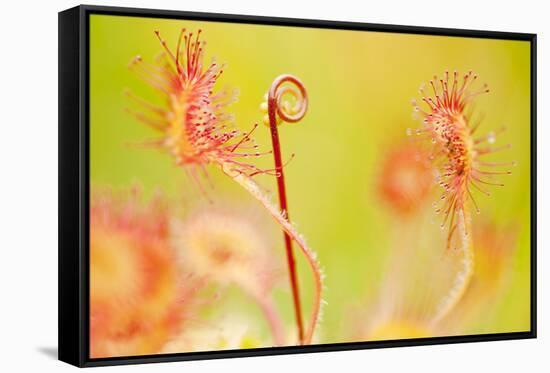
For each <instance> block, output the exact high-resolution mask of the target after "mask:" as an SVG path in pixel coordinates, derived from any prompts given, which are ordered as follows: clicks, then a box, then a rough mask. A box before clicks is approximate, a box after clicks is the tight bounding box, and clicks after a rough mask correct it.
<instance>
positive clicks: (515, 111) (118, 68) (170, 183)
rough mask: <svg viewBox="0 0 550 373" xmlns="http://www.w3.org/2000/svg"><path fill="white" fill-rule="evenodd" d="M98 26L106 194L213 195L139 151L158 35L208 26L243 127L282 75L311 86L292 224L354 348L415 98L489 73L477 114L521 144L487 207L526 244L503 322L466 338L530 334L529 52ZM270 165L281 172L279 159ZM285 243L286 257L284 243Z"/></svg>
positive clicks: (147, 23)
mask: <svg viewBox="0 0 550 373" xmlns="http://www.w3.org/2000/svg"><path fill="white" fill-rule="evenodd" d="M90 22H91V24H90V173H91V182H92V185H110V186H114V187H116V188H123V187H127V186H128V185H131V184H132V183H135V182H138V183H139V184H140V185H142V187H143V189H144V191H145V193H146V194H150V193H151V192H152V191H153V190H155V189H156V188H161V189H162V190H164V191H165V192H166V194H167V195H168V196H169V197H170V198H174V199H177V198H180V197H181V194H182V193H189V195H190V196H193V197H192V198H201V196H200V193H197V191H196V190H195V189H196V187H193V186H192V184H190V183H189V181H188V180H187V178H186V177H185V175H184V173H183V172H182V171H181V170H179V169H177V168H176V166H175V165H174V163H173V160H172V159H170V157H168V156H167V155H166V154H164V153H162V152H159V151H156V150H154V149H153V150H150V149H142V148H139V147H132V146H129V145H128V144H129V143H132V142H134V143H139V142H140V141H143V140H146V139H150V138H154V136H155V134H154V133H153V132H152V130H151V129H150V128H148V127H146V126H144V125H142V124H140V123H138V122H137V121H136V120H135V119H134V118H133V117H131V116H130V115H128V114H127V113H125V111H124V108H125V107H127V106H128V104H129V102H128V99H127V98H126V97H125V96H124V94H123V92H124V90H125V89H130V90H131V91H133V92H134V93H136V94H137V95H139V96H142V97H146V98H148V99H151V100H153V101H159V98H158V96H156V95H155V94H154V92H153V91H152V89H151V88H150V87H148V86H147V85H146V84H145V83H143V81H141V80H140V79H139V78H138V77H137V76H136V75H135V74H134V73H132V72H131V71H130V70H129V69H128V67H127V66H128V63H129V61H130V60H131V59H132V57H134V56H136V55H138V54H139V55H141V56H142V57H143V58H144V59H145V60H148V61H153V59H154V57H155V56H156V55H157V54H158V53H159V52H160V45H159V43H158V40H157V39H156V37H155V35H154V34H153V31H154V30H160V31H161V33H162V35H163V37H164V38H165V39H166V40H167V41H168V43H169V45H172V46H174V45H175V41H176V40H177V35H178V32H179V30H180V29H181V27H183V26H184V27H186V28H188V29H198V28H201V29H203V37H204V39H205V40H207V42H208V45H207V50H206V57H207V60H208V59H210V57H214V56H215V57H216V58H217V60H218V61H220V62H224V63H226V64H227V67H226V68H225V69H224V74H223V75H222V77H221V78H220V80H219V82H218V83H217V87H218V88H223V87H224V86H229V87H236V88H238V89H239V92H240V94H239V99H238V102H237V103H236V104H233V105H232V106H231V107H230V110H231V111H232V112H233V113H234V114H235V116H236V125H237V127H239V128H240V129H242V130H247V129H249V128H250V127H251V126H252V124H253V123H255V122H259V121H261V118H262V115H261V113H260V112H259V105H260V103H261V101H262V97H263V95H264V93H265V92H266V91H267V89H268V87H269V85H270V84H271V82H272V80H273V79H274V78H275V77H276V76H278V75H280V74H282V73H292V74H294V75H296V76H298V77H300V78H301V79H302V81H303V82H304V83H305V85H306V87H307V90H308V92H309V97H310V108H309V112H308V113H307V116H306V117H305V118H304V120H302V121H301V122H300V123H299V124H288V125H284V126H282V127H281V129H280V136H281V141H282V144H283V151H284V153H285V154H286V156H287V157H288V156H289V155H290V154H291V153H295V154H296V157H295V159H294V160H293V161H292V162H291V163H290V165H289V166H288V167H287V168H286V170H285V172H286V177H287V188H288V197H289V201H290V203H289V206H290V212H291V216H292V220H293V221H295V222H296V223H297V224H298V227H299V230H300V231H301V233H303V234H304V235H305V236H306V237H307V239H308V242H309V243H310V245H311V246H312V247H313V248H314V249H315V250H316V251H317V252H318V253H319V259H320V261H321V263H322V265H323V267H324V269H325V272H326V275H327V280H326V286H327V289H326V291H325V295H324V298H325V300H326V301H327V302H328V306H327V307H326V309H325V312H324V321H323V323H322V333H321V334H322V335H323V340H322V341H323V342H339V341H342V340H344V337H341V336H340V331H341V329H342V324H343V323H344V322H345V320H343V319H344V318H345V317H346V316H347V315H348V313H347V308H348V307H349V306H350V305H351V304H354V303H357V302H360V300H361V299H362V298H364V297H365V296H368V294H372V293H373V292H374V290H375V289H376V287H377V285H378V282H379V278H380V272H381V271H382V268H383V263H384V261H385V259H386V256H387V255H388V250H387V246H388V242H389V241H390V239H391V237H390V236H391V234H394V232H395V231H396V230H395V224H396V222H395V218H394V217H393V216H392V214H391V213H390V212H388V211H386V210H385V209H384V206H383V205H382V204H380V202H379V201H378V199H377V197H376V189H375V186H376V181H377V179H376V178H377V176H378V173H379V171H380V170H379V167H380V163H381V157H382V155H383V153H384V150H385V148H386V147H387V146H388V144H391V143H392V141H395V140H396V139H401V138H403V137H405V132H406V128H408V127H412V128H415V127H418V126H419V125H420V123H419V122H418V121H415V120H413V118H412V114H411V113H412V107H411V104H410V102H411V99H412V98H414V97H416V96H417V95H418V88H419V86H420V84H421V83H422V82H425V81H427V80H428V79H430V78H431V77H432V76H433V75H434V74H440V73H441V72H443V71H444V70H445V69H449V70H454V69H456V70H458V71H467V70H470V69H473V70H475V71H476V72H477V73H478V75H479V77H480V80H481V81H483V82H487V83H488V84H489V86H490V88H491V93H490V94H488V95H483V96H481V97H479V99H477V100H476V110H477V111H478V112H482V113H483V114H485V120H484V122H483V125H482V126H483V127H482V128H481V130H480V132H481V133H483V132H487V131H489V130H491V129H496V128H498V127H500V126H502V125H506V127H507V131H506V132H505V133H503V134H502V135H500V136H499V137H498V139H497V144H505V143H508V142H510V143H512V144H513V148H512V149H511V150H510V151H506V152H503V153H500V154H499V157H500V158H499V160H502V161H507V160H515V161H517V166H516V167H514V169H513V171H514V173H513V175H511V176H507V177H506V180H505V183H506V186H505V187H504V188H500V189H498V188H494V189H492V190H491V193H492V196H491V197H488V198H487V197H484V196H481V197H478V198H477V200H478V202H479V204H480V208H481V210H482V214H483V215H484V216H485V217H487V218H489V219H490V220H493V221H496V222H498V223H502V224H507V223H513V224H515V225H517V226H518V228H519V239H518V246H517V249H516V251H515V257H514V260H513V262H512V265H513V268H512V269H511V273H512V275H511V281H510V282H509V284H508V287H507V289H506V290H505V292H504V294H503V296H502V297H501V298H499V300H498V304H497V305H496V311H495V312H494V313H493V314H491V315H490V317H488V318H485V319H484V320H483V323H479V324H478V325H473V326H471V327H470V328H469V329H467V330H464V333H486V332H511V331H525V330H528V329H529V322H530V320H529V304H530V298H529V294H530V289H529V276H530V272H529V271H530V270H529V260H530V258H529V251H530V241H529V230H530V225H529V224H530V223H529V217H530V174H529V172H530V163H529V154H530V145H529V144H530V143H529V136H530V131H529V123H530V116H529V112H530V110H529V107H530V96H529V92H530V86H529V84H530V75H529V72H530V57H529V55H530V49H529V47H530V46H529V43H528V42H522V41H508V40H491V39H475V38H459V37H442V36H426V35H406V34H397V33H378V32H358V31H343V30H323V29H314V28H296V27H276V26H260V25H244V24H231V23H216V22H196V21H194V22H190V21H182V20H168V19H153V18H133V17H120V16H106V15H92V16H91V21H90ZM256 140H257V141H258V143H259V144H260V145H261V146H262V148H263V149H266V150H268V149H269V148H270V143H269V131H268V129H267V128H266V127H263V126H262V127H260V128H259V129H258V130H257V133H256ZM258 162H259V164H261V165H264V166H269V165H270V164H271V158H270V156H267V157H264V159H262V160H259V161H258ZM210 174H211V176H212V178H213V180H214V182H215V184H216V189H215V191H214V193H222V194H224V195H226V196H229V198H235V199H238V200H242V201H243V203H250V201H248V200H247V198H248V197H247V196H246V194H244V193H243V192H242V191H240V190H239V189H238V187H236V186H234V185H232V183H231V181H230V180H228V178H227V177H224V176H223V175H221V174H220V173H219V172H218V170H215V169H212V170H211V172H210ZM259 181H260V183H262V185H264V186H266V187H267V188H269V189H271V190H274V187H275V184H274V180H273V179H271V178H268V177H266V176H262V177H260V178H259ZM277 238H279V236H277ZM279 246H280V250H283V246H282V239H281V242H280V244H279ZM299 273H300V277H301V282H302V291H303V293H304V294H305V303H306V304H309V302H308V300H309V296H310V294H311V281H310V279H309V271H308V268H307V266H305V263H304V262H303V260H301V259H300V260H299ZM235 293H236V294H235V301H234V307H240V308H239V310H240V309H245V310H248V311H250V312H251V314H253V315H254V312H255V311H254V310H255V308H254V307H253V306H249V305H247V303H246V300H245V299H240V298H239V295H238V294H237V292H235ZM277 301H278V305H279V307H280V308H281V310H282V311H283V313H284V317H285V320H287V324H288V325H292V324H291V321H292V310H291V308H290V297H289V294H288V292H281V294H277ZM308 309H309V308H308V307H307V306H306V311H307V310H308ZM227 312H232V311H231V310H228V311H227ZM234 312H238V310H237V309H235V311H234ZM251 317H259V315H257V314H256V315H254V316H251Z"/></svg>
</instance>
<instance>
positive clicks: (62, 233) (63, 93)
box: [58, 5, 537, 367]
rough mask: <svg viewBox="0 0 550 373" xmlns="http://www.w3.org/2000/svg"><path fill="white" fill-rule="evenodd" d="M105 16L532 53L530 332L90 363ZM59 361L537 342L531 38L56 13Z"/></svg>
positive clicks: (96, 9)
mask: <svg viewBox="0 0 550 373" xmlns="http://www.w3.org/2000/svg"><path fill="white" fill-rule="evenodd" d="M91 14H108V15H118V16H136V17H153V18H170V19H183V20H195V21H197V20H198V21H217V22H229V23H242V24H262V25H278V26H295V27H305V28H322V29H343V30H359V31H379V32H387V33H404V34H425V35H440V36H458V37H469V38H489V39H506V40H521V41H527V42H529V43H530V46H531V127H530V130H531V222H530V223H531V305H530V306H531V325H530V330H529V331H525V332H512V333H494V334H479V335H461V336H448V337H431V338H418V339H406V340H387V341H375V342H352V343H333V344H322V345H308V346H287V347H276V348H256V349H246V350H224V351H208V352H189V353H177V354H163V355H146V356H127V357H114V358H96V359H92V358H90V357H89V346H88V337H89V335H88V334H89V331H88V319H89V298H88V294H89V288H88V285H89V274H88V261H89V253H88V250H89V248H88V237H89V226H88V215H89V198H88V197H89V102H88V100H89V92H88V88H89V59H88V56H89V16H90V15H91ZM58 43H59V45H58V47H59V52H58V53H59V71H58V74H59V76H58V78H59V101H58V103H59V129H58V130H59V150H58V151H59V247H58V250H59V252H58V254H59V274H58V275H59V320H58V322H59V334H58V341H59V360H61V361H64V362H67V363H69V364H72V365H76V366H79V367H92V366H104V365H121V364H136V363H152V362H169V361H185V360H197V359H218V358H233V357H246V356H259V355H283V354H294V353H309V352H325V351H340V350H356V349H371V348H386V347H401V346H418V345H432V344H443V343H445V344H449V343H463V342H482V341H496V340H511V339H525V338H536V330H537V291H536V285H537V284H536V276H537V267H536V264H537V259H536V258H537V255H536V254H537V250H536V247H537V242H536V239H537V235H536V230H537V204H536V201H537V174H536V172H537V167H536V166H537V163H536V162H537V157H536V145H537V143H536V130H537V128H536V123H537V117H536V116H537V110H536V109H537V107H536V103H537V77H536V58H537V50H536V49H537V35H536V34H527V33H511V32H494V31H478V30H459V29H446V28H433V27H417V26H396V25H382V24H369V23H355V22H341V21H320V20H309V19H292V18H273V17H257V16H243V15H229V14H212V13H196V12H183V11H172V10H154V9H136V8H120V7H106V6H88V5H81V6H77V7H75V8H71V9H68V10H65V11H62V12H60V13H59V35H58Z"/></svg>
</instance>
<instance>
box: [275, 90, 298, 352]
mask: <svg viewBox="0 0 550 373" xmlns="http://www.w3.org/2000/svg"><path fill="white" fill-rule="evenodd" d="M273 85H274V86H275V85H277V80H276V81H275V82H274V84H273ZM268 114H269V128H270V130H271V143H272V146H273V158H274V160H275V169H276V170H277V176H276V177H277V190H278V193H279V207H280V209H281V212H282V213H283V215H284V216H285V217H286V219H287V220H288V221H289V222H290V218H289V215H288V204H287V199H286V188H285V174H284V172H283V161H282V157H281V145H280V142H279V131H278V130H277V97H276V96H275V95H271V92H270V95H269V97H268ZM284 239H285V248H286V258H287V264H288V272H289V277H290V286H291V289H292V299H293V302H294V314H295V318H296V325H297V327H298V340H299V342H300V344H303V343H304V325H303V320H302V305H301V302H300V291H299V288H298V274H297V271H296V260H295V258H294V251H293V249H292V238H291V237H290V236H289V234H288V233H286V232H284Z"/></svg>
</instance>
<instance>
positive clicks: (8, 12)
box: [0, 0, 550, 373]
mask: <svg viewBox="0 0 550 373" xmlns="http://www.w3.org/2000/svg"><path fill="white" fill-rule="evenodd" d="M91 1H93V2H94V3H96V4H103V5H110V4H112V5H121V6H133V7H149V8H166V9H178V10H192V11H207V12H218V13H236V14H250V15H267V16H284V17H298V18H313V19H329V20H346V21H359V22H372V23H390V24H404V25H423V26H441V27H455V28H470V29H486V30H501V31H518V32H533V33H538V34H539V43H538V44H539V57H538V67H539V68H538V76H539V78H538V84H539V89H538V105H539V109H538V114H539V119H538V122H539V125H538V146H539V153H538V157H539V158H538V159H539V168H538V173H539V183H538V188H539V201H538V209H539V214H538V219H539V232H540V233H539V237H538V245H539V249H538V254H539V276H538V283H539V295H538V296H539V307H538V313H539V329H538V332H539V338H538V339H537V340H525V341H506V342H490V343H471V344H458V345H443V346H428V347H413V348H398V349H386V350H366V351H353V352H337V353H323V354H308V355H290V356H284V357H280V356H279V357H259V358H247V359H230V360H212V361H202V362H188V363H171V364H162V365H155V366H151V365H142V366H129V367H117V368H111V369H114V371H126V372H127V371H132V372H133V371H155V372H158V371H161V372H164V371H174V372H175V371H180V372H181V371H182V370H183V371H185V372H220V371H225V372H229V371H237V370H239V371H241V372H248V371H251V372H252V371H261V372H298V371H299V370H305V371H306V372H308V373H310V372H312V371H323V372H324V371H327V372H329V371H338V370H340V371H343V370H345V371H361V372H380V371H383V372H393V371H396V372H398V371H400V372H402V371H412V372H416V371H422V372H445V373H451V372H469V371H470V372H481V371H483V372H521V371H526V370H529V371H537V372H540V371H543V372H548V371H549V368H550V357H549V355H550V337H549V336H548V334H549V333H550V324H549V317H548V313H549V312H550V307H549V302H550V300H549V296H548V294H549V293H548V288H549V281H550V275H549V273H550V267H548V266H549V265H550V262H549V260H548V258H549V255H548V254H547V251H546V250H547V248H548V247H550V239H549V235H548V233H547V232H548V230H549V229H550V226H549V223H548V222H549V220H548V219H550V217H549V216H548V209H549V208H550V206H549V203H550V198H549V196H548V195H547V194H546V192H547V191H548V189H547V188H548V181H549V177H550V168H549V167H548V166H546V165H547V164H546V162H550V147H549V146H548V144H546V141H550V129H549V127H548V120H549V119H550V117H549V115H550V95H549V89H550V88H549V83H550V79H549V77H550V72H549V69H550V50H549V44H550V43H549V42H548V40H547V39H546V37H547V36H550V23H549V21H548V19H549V18H548V15H549V14H550V11H549V10H548V9H545V6H544V5H545V2H544V1H528V0H523V1H517V0H516V1H503V0H501V1H498V2H496V1H494V2H492V3H491V2H489V1H487V2H483V1H479V0H478V1H470V0H460V1H444V0H439V1H424V0H412V1H411V0H402V1H390V0H384V1H371V2H369V1H355V2H354V1H351V0H338V1H330V2H321V1H317V2H315V3H313V2H312V3H311V4H312V5H309V4H308V3H306V2H305V1H299V0H272V1H270V2H266V1H260V0H256V1H252V0H251V1H246V0H199V1H194V2H191V1H176V0H172V1H169V0H158V1H154V2H153V1H142V0H125V1H122V0H119V1H116V2H109V1H100V0H95V1H94V0H91ZM77 4H78V3H77V2H75V1H60V0H59V1H36V2H34V3H32V2H31V1H28V0H27V1H22V0H6V1H4V2H2V6H1V10H0V17H1V20H0V28H1V29H0V40H1V43H0V95H1V100H0V367H1V368H0V371H3V372H19V371H29V372H33V371H36V372H50V371H69V370H70V369H72V368H71V367H69V366H68V365H65V364H63V363H60V362H58V361H56V360H55V358H54V356H55V354H56V349H57V12H58V11H60V10H63V9H66V8H69V7H72V6H74V5H77Z"/></svg>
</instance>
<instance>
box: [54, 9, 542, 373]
mask: <svg viewBox="0 0 550 373" xmlns="http://www.w3.org/2000/svg"><path fill="white" fill-rule="evenodd" d="M535 279H536V35H534V34H521V33H508V32H492V31H491V32H490V31H472V30H455V29H439V28H427V27H412V26H393V25H379V24H363V23H351V22H333V21H317V20H303V19H287V18H270V17H252V16H237V15H225V14H205V13H194V12H179V11H166V10H149V9H130V8H113V7H99V6H79V7H76V8H72V9H69V10H66V11H63V12H61V13H59V358H60V360H62V361H65V362H67V363H70V364H74V365H77V366H81V367H87V366H99V365H115V364H130V363H146V362H162V361H179V360H192V359H213V358H226V357H244V356H256V355H275V354H289V353H305V352H322V351H335V350H350V349H368V348H380V347H397V346H412V345H427V344H440V343H457V342H475V341H492V340H503V339H521V338H534V337H535V336H536V282H535Z"/></svg>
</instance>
